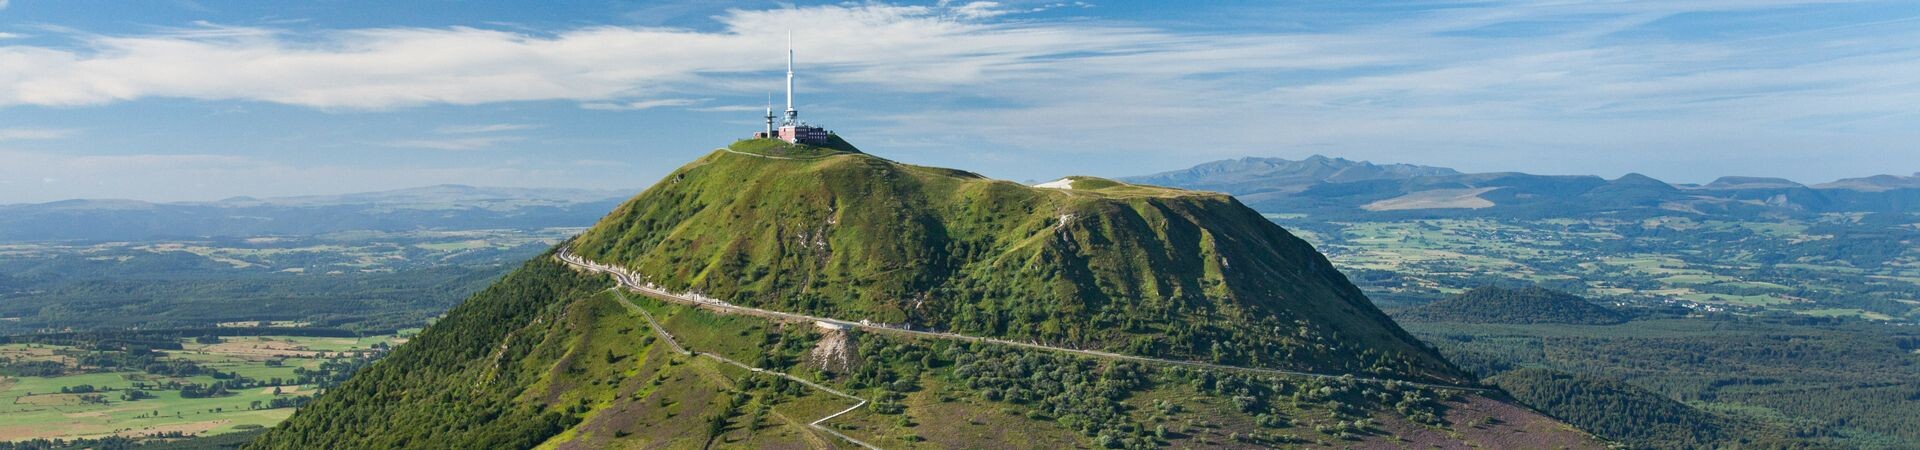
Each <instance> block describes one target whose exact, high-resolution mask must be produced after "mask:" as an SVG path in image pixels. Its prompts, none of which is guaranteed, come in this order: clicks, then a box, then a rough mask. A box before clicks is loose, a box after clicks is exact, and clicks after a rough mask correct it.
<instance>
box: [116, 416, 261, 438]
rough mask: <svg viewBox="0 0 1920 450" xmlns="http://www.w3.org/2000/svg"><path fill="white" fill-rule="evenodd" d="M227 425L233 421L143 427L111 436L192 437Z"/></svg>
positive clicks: (221, 420)
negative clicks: (158, 435)
mask: <svg viewBox="0 0 1920 450" xmlns="http://www.w3.org/2000/svg"><path fill="white" fill-rule="evenodd" d="M229 423H233V421H232V420H228V419H219V420H209V421H205V422H188V423H176V424H171V425H161V426H157V427H144V428H140V429H137V430H123V431H120V432H116V433H113V434H114V435H115V436H125V437H139V436H147V435H153V434H161V433H171V432H175V431H178V432H180V433H182V434H186V435H189V436H194V435H199V434H200V433H205V432H208V431H212V430H213V429H215V428H220V427H221V426H224V425H226V424H229Z"/></svg>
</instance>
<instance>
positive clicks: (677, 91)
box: [0, 0, 1920, 176]
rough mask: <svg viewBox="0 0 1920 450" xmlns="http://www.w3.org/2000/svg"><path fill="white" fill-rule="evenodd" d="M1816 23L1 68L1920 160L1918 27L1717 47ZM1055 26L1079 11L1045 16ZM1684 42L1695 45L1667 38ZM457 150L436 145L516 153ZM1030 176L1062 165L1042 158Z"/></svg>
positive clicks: (960, 35) (1450, 146)
mask: <svg viewBox="0 0 1920 450" xmlns="http://www.w3.org/2000/svg"><path fill="white" fill-rule="evenodd" d="M1800 3H1801V2H1796V1H1791V0H1785V1H1776V0H1756V1H1731V2H1728V1H1688V2H1599V3H1588V2H1552V1H1545V2H1490V3H1472V4H1464V5H1455V6H1448V7H1436V8H1431V9H1430V10H1426V11H1402V12H1396V13H1394V14H1393V16H1392V17H1389V18H1386V19H1384V20H1361V21H1353V23H1361V24H1364V25H1324V26H1323V25H1319V24H1310V25H1312V26H1300V27H1289V28H1287V29H1289V30H1295V31H1286V32H1271V31H1256V32H1243V31H1236V30H1200V31H1191V30H1182V29H1174V28H1155V27H1152V26H1148V25H1142V24H1152V23H1154V21H1153V20H1151V18H1147V19H1141V20H1139V21H1136V22H1120V21H1113V20H1056V21H1048V20H1040V19H1034V18H1029V17H1021V18H1019V19H1018V20H1015V19H1014V18H1013V17H1010V16H1008V15H1007V12H1009V11H1030V10H1032V8H1030V6H1032V5H1035V4H1036V3H1027V2H1017V1H1011V0H1006V1H1005V2H1004V4H995V3H991V2H965V3H961V2H953V3H947V2H941V3H938V4H935V5H932V6H897V5H887V4H876V3H859V4H855V3H844V4H839V5H830V6H814V7H799V8H778V9H770V10H732V11H728V12H726V13H724V14H721V15H719V16H717V17H715V20H716V22H717V26H714V27H706V28H697V29H696V28H662V27H612V26H598V27H586V28H574V29H562V30H549V31H537V30H536V31H502V30H489V29H477V28H464V27H455V28H404V27H396V28H378V29H355V30H338V31H329V32H318V33H307V32H300V33H296V32H291V31H285V30H278V29H269V28H250V27H225V26H218V25H211V24H201V25H198V26H195V27H192V28H186V29H178V30H167V31H163V32H158V33H150V34H144V35H122V36H99V35H93V34H86V33H80V32H72V31H60V30H51V29H50V30H48V31H47V32H46V34H51V35H53V36H64V37H67V38H69V39H71V40H72V41H74V42H72V43H71V45H67V46H57V47H56V46H29V45H0V107H5V106H9V105H50V106H71V105H97V104H107V103H113V102H120V101H127V100H133V99H143V98H160V97H164V98H189V99H203V100H241V101H259V102H272V103H282V104H290V105H301V106H310V107H316V108H329V109H381V108H401V107H408V106H415V105H433V104H456V105H473V104H486V103H494V102H513V101H537V100H549V101H551V100H559V101H567V102H575V103H578V104H580V106H581V107H582V108H589V109H607V110H639V109H649V108H667V107H682V108H687V109H689V110H694V111H720V112H758V111H759V108H760V107H759V106H749V105H738V104H737V103H743V101H742V99H740V98H738V97H741V96H732V97H728V96H727V94H728V93H742V92H745V93H749V94H750V95H749V96H745V97H752V98H751V101H756V102H757V100H758V98H757V97H758V94H759V93H760V92H763V91H764V90H767V89H769V88H771V89H776V90H777V89H778V88H777V87H775V85H774V83H777V81H776V80H777V75H772V74H774V73H777V72H778V71H780V70H781V69H783V67H782V63H783V61H782V58H781V55H779V48H778V47H779V43H781V42H783V41H784V38H785V36H784V30H786V29H787V28H788V24H792V23H808V24H814V26H810V27H808V28H807V29H806V30H804V31H805V32H804V33H803V34H801V35H800V36H797V37H798V39H797V40H796V42H795V44H796V46H797V47H798V48H797V50H798V53H799V54H800V65H801V72H802V75H801V76H802V81H801V83H802V86H803V87H802V93H801V96H802V102H803V103H807V100H809V98H808V97H807V95H809V94H810V93H812V92H828V91H830V92H845V93H860V94H863V95H873V96H879V97H881V98H887V99H889V100H892V99H905V100H906V101H901V102H895V103H889V104H886V105H874V106H873V107H872V108H871V109H872V110H871V111H859V112H850V113H848V114H846V115H842V116H840V117H842V118H837V119H836V120H839V121H845V122H842V123H846V122H853V123H863V125H865V126H866V127H867V129H866V130H863V131H864V132H866V135H865V136H862V138H863V139H874V138H885V139H888V141H887V142H890V143H904V145H909V146H911V145H923V146H926V147H936V146H946V148H952V147H954V146H959V145H968V144H973V143H977V142H981V141H986V142H987V143H989V144H998V145H999V146H1000V147H998V148H994V149H990V150H992V151H1002V152H1008V153H1010V154H1019V155H1022V156H1021V157H1023V158H1026V157H1035V158H1037V157H1040V156H1035V155H1038V154H1039V153H1040V152H1050V153H1053V154H1055V155H1058V154H1062V153H1072V152H1114V153H1126V154H1129V155H1155V156H1157V157H1160V158H1165V159H1172V158H1207V157H1215V156H1231V155H1242V154H1246V153H1249V152H1260V153H1268V154H1280V155H1281V156H1300V155H1304V154H1306V153H1312V152H1338V153H1341V154H1342V155H1346V156H1352V157H1364V158H1373V159H1379V160H1391V161H1410V162H1423V163H1435V164H1449V165H1463V166H1465V167H1464V168H1468V169H1473V168H1475V167H1474V166H1475V165H1476V164H1479V163H1483V162H1487V161H1509V163H1507V164H1508V165H1504V166H1492V167H1488V168H1497V169H1510V168H1521V167H1514V166H1513V165H1511V164H1513V163H1510V161H1535V162H1534V163H1529V164H1548V163H1549V162H1550V163H1552V164H1561V165H1565V166H1567V167H1570V168H1572V169H1569V171H1580V170H1592V169H1591V168H1590V167H1583V165H1585V166H1599V165H1611V167H1622V165H1624V164H1628V163H1629V162H1630V161H1644V159H1640V160H1636V159H1635V158H1656V159H1657V158H1667V157H1673V155H1675V154H1678V153H1680V152H1677V151H1676V150H1684V149H1686V148H1690V147H1713V148H1727V147H1740V148H1739V149H1738V150H1719V151H1721V152H1723V153H1721V154H1722V155H1731V156H1737V157H1738V158H1739V159H1741V160H1743V161H1747V160H1752V161H1762V160H1766V158H1768V157H1769V156H1768V155H1770V154H1771V155H1776V156H1777V155H1788V154H1791V153H1794V152H1804V151H1805V150H1804V149H1805V148H1834V147H1832V146H1836V145H1842V144H1841V143H1844V144H1845V145H1852V146H1857V148H1861V149H1863V150H1860V151H1861V152H1863V154H1864V152H1868V151H1869V150H1865V149H1868V148H1873V149H1878V150H1871V151H1873V152H1880V153H1886V154H1896V155H1897V154H1898V152H1897V150H1900V149H1910V145H1907V146H1906V147H1901V146H1900V145H1903V144H1897V143H1898V142H1901V139H1898V138H1901V137H1906V136H1911V135H1912V133H1911V132H1902V131H1899V130H1901V129H1912V128H1913V127H1912V126H1911V125H1912V122H1913V120H1914V118H1915V116H1914V115H1913V114H1914V113H1913V112H1912V108H1911V106H1910V105H1912V104H1920V85H1915V84H1914V83H1913V82H1912V80H1914V79H1916V77H1920V45H1916V44H1915V43H1920V30H1915V29H1914V28H1913V27H1911V26H1901V25H1903V24H1904V25H1910V24H1911V23H1913V22H1911V21H1905V20H1904V19H1894V20H1883V21H1880V22H1873V23H1861V24H1851V25H1839V26H1813V25H1809V26H1808V27H1807V28H1805V29H1797V31H1796V29H1795V28H1794V26H1793V25H1791V23H1792V22H1793V21H1792V20H1786V19H1784V18H1781V19H1780V20H1779V22H1781V23H1780V24H1774V25H1767V26H1772V27H1778V28H1780V29H1781V30H1782V31H1780V32H1779V33H1778V34H1773V35H1761V36H1753V37H1748V38H1745V39H1740V40H1729V39H1721V38H1717V37H1715V36H1717V35H1720V34H1722V33H1726V34H1733V33H1735V32H1738V31H1741V30H1732V29H1731V28H1739V27H1745V26H1752V24H1754V23H1764V22H1767V20H1763V19H1764V18H1755V17H1756V16H1758V15H1760V14H1761V13H1768V14H1776V15H1780V16H1781V17H1785V16H1784V15H1785V14H1788V13H1794V12H1795V11H1785V12H1782V11H1781V10H1779V9H1778V8H1786V7H1792V6H1795V5H1797V4H1800ZM1055 6H1060V7H1066V6H1067V5H1065V4H1057V5H1056V4H1046V5H1041V6H1040V7H1041V8H1046V7H1055ZM1074 6H1082V7H1084V6H1090V5H1084V4H1079V3H1075V4H1074ZM1726 11H1739V14H1737V15H1738V16H1740V19H1739V20H1736V21H1729V22H1730V23H1734V22H1737V23H1734V24H1732V25H1728V26H1727V27H1726V28H1730V29H1715V30H1713V31H1712V32H1702V31H1699V30H1695V29H1687V30H1681V31H1686V32H1676V31H1675V30H1674V29H1673V28H1672V27H1675V26H1683V27H1684V26H1691V25H1672V24H1668V25H1659V24H1661V23H1662V22H1673V21H1663V20H1662V19H1670V18H1674V17H1680V16H1686V17H1688V20H1690V21H1696V22H1703V21H1710V20H1714V17H1725V16H1713V15H1714V14H1719V13H1722V12H1726ZM1368 19H1379V18H1378V17H1373V16H1369V17H1368ZM1302 20H1306V19H1302ZM1332 22H1340V21H1337V20H1336V21H1332ZM1502 25H1514V26H1511V27H1502ZM1658 26H1666V27H1669V28H1667V29H1655V30H1648V29H1645V28H1644V27H1658ZM1300 30H1305V31H1300ZM1638 31H1648V32H1645V33H1640V32H1638ZM1780 36H1788V37H1791V38H1790V39H1786V38H1780ZM40 37H42V38H44V37H46V36H40ZM42 41H45V39H36V41H35V42H42ZM921 94H929V95H926V96H918V95H921ZM707 97H714V98H716V100H706V98H707ZM950 97H964V99H963V100H959V101H955V100H951V99H950ZM722 98H724V100H722ZM929 99H931V100H934V101H926V102H924V103H922V102H919V101H920V100H929ZM708 101H712V102H715V103H734V104H731V105H728V104H718V105H708V104H707V103H706V102H708ZM809 104H812V103H809ZM921 104H924V105H928V106H919V105H921ZM982 105H985V106H982ZM819 111H820V110H819V109H813V110H810V112H814V113H818V112H819ZM858 114H865V115H864V116H862V115H858ZM810 117H827V116H824V115H814V116H810ZM929 123H938V124H940V126H939V127H932V128H929V127H927V126H925V124H929ZM1682 124H1684V126H1683V125H1682ZM485 127H487V125H476V126H471V127H469V128H485ZM457 128H460V127H446V128H442V129H440V130H436V131H438V132H440V133H442V134H481V133H498V132H506V131H516V130H507V129H500V130H484V131H455V129H457ZM1149 130H1150V131H1149ZM1861 130H1865V131H1866V132H1859V131H1861ZM1889 130H1893V131H1889ZM459 137H460V138H461V139H420V140H403V141H395V142H389V143H387V144H388V145H391V146H398V147H410V148H430V149H446V150H470V149H478V148H489V147H493V146H495V145H498V144H501V143H503V142H505V141H504V140H498V139H496V140H491V141H489V140H485V138H486V136H478V137H465V136H459ZM505 138H507V139H516V138H511V137H505ZM1889 143H1895V144H1889ZM1792 146H1801V149H1797V150H1796V149H1792V148H1790V147H1792ZM1025 149H1039V151H1035V152H1020V151H1017V150H1025ZM982 151H983V152H984V151H988V150H982ZM930 153H931V152H930ZM1694 154H1696V155H1697V154H1699V153H1694ZM1731 156H1730V157H1729V159H1732V157H1731ZM1129 160H1131V158H1130V159H1129ZM1861 160H1862V161H1864V158H1862V159H1861ZM1901 161H1909V162H1915V163H1920V161H1916V160H1914V159H1913V157H1906V158H1905V159H1902V160H1901ZM1009 164H1010V165H1011V164H1025V165H1028V166H1033V165H1034V164H1030V163H1029V161H1021V162H1017V163H1009ZM1640 164H1646V163H1644V162H1641V163H1640ZM1836 164H1837V163H1836ZM1862 164H1865V163H1862ZM1483 167H1485V166H1483ZM1532 167H1539V166H1538V165H1535V166H1532ZM1140 171H1145V170H1144V168H1143V170H1140ZM1021 176H1025V174H1021Z"/></svg>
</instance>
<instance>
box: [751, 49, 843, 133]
mask: <svg viewBox="0 0 1920 450" xmlns="http://www.w3.org/2000/svg"><path fill="white" fill-rule="evenodd" d="M773 119H774V116H773V105H767V130H766V131H763V132H759V133H754V134H753V137H755V138H775V139H779V140H783V141H787V142H791V143H795V144H809V145H819V144H825V143H827V141H828V140H829V136H831V135H832V133H830V132H828V131H827V129H825V128H820V127H816V126H813V125H812V124H808V123H806V122H801V121H800V110H798V109H794V108H793V33H792V32H788V33H787V114H786V117H784V118H782V119H780V123H779V124H778V125H777V126H776V125H775V124H774V121H773Z"/></svg>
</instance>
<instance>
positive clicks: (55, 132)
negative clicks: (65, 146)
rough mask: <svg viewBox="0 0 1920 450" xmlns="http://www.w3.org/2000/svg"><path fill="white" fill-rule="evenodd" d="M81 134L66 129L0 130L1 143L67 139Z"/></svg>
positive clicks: (77, 131)
mask: <svg viewBox="0 0 1920 450" xmlns="http://www.w3.org/2000/svg"><path fill="white" fill-rule="evenodd" d="M79 132H80V131H79V130H73V129H64V128H0V142H5V141H23V140H49V139H66V138H68V137H71V136H73V135H75V134H78V133H79Z"/></svg>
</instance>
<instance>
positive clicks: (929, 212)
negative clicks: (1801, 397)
mask: <svg viewBox="0 0 1920 450" xmlns="http://www.w3.org/2000/svg"><path fill="white" fill-rule="evenodd" d="M730 150H732V151H716V152H714V153H713V154H710V155H708V156H706V157H703V158H700V159H699V160H696V161H694V162H693V163H690V164H688V165H686V166H684V167H682V168H680V169H679V170H676V171H675V172H674V173H672V174H670V175H668V176H667V178H666V179H664V180H662V181H661V182H660V183H659V184H657V185H655V186H654V187H652V188H650V189H648V190H647V191H646V192H643V193H641V194H640V195H639V196H637V197H635V198H634V199H632V200H630V201H628V202H627V203H626V204H624V205H622V206H621V207H619V208H618V209H616V210H615V211H614V212H613V213H612V214H611V215H609V216H608V218H607V219H605V220H602V222H601V223H600V224H599V225H597V226H595V227H594V228H593V229H592V230H590V231H588V232H587V233H586V234H585V235H583V236H582V237H581V238H580V239H578V240H577V241H576V244H575V247H574V248H575V250H576V251H577V252H579V253H580V254H582V255H585V256H588V257H590V258H594V259H596V260H600V261H608V262H617V263H620V264H624V265H626V266H628V267H631V268H633V269H636V270H638V271H640V272H641V273H645V274H649V275H651V276H653V277H655V278H654V280H653V281H654V282H656V283H660V284H662V285H665V286H667V287H669V288H674V289H691V290H695V291H699V292H703V293H706V294H708V295H711V296H714V297H717V298H723V299H727V300H728V301H732V302H735V303H741V304H750V305H755V306H763V307H768V308H774V309H782V310H790V311H802V312H808V313H813V314H819V315H827V316H835V317H842V318H850V319H872V320H874V321H876V322H886V323H900V322H907V323H912V324H914V325H916V326H932V327H936V328H942V329H950V330H954V331H958V332H965V333H973V334H983V335H994V336H1003V337H1008V338H1015V339H1032V340H1039V341H1045V342H1050V343H1055V344H1059V345H1069V346H1082V347H1092V348H1103V349H1108V350H1115V351H1123V352H1130V353H1137V354H1147V355H1156V356H1166V357H1175V358H1189V359H1199V360H1213V361H1220V362H1226V363H1234V364H1246V365H1256V366H1265V367H1285V368H1293V369H1304V370H1317V371H1338V372H1365V373H1374V374H1382V375H1389V376H1409V377H1420V378H1426V379H1435V380H1445V381H1455V380H1459V379H1460V376H1459V375H1458V373H1457V371H1455V370H1454V369H1453V368H1452V367H1451V366H1449V365H1448V364H1447V363H1446V362H1444V361H1443V360H1442V359H1440V358H1439V357H1438V356H1437V355H1435V354H1434V353H1432V352H1430V351H1428V350H1426V349H1425V348H1423V347H1422V346H1420V345H1419V344H1418V343H1417V341H1415V340H1414V339H1413V338H1411V337H1410V336H1408V335H1407V334H1406V333H1405V332H1403V331H1401V330H1400V329H1399V328H1398V327H1397V326H1395V325H1394V324H1393V323H1392V322H1391V321H1390V320H1388V319H1387V318H1386V317H1385V315H1383V314H1381V313H1380V312H1379V311H1378V310H1376V309H1375V308H1374V307H1373V306H1372V305H1371V304H1370V303H1369V302H1368V301H1367V300H1366V298H1365V297H1364V296H1363V295H1362V294H1361V293H1360V292H1359V291H1358V290H1357V289H1355V288H1354V287H1353V286H1352V285H1351V284H1349V283H1348V282H1347V280H1346V279H1345V278H1344V277H1343V276H1341V275H1340V274H1339V272H1337V271H1335V270H1334V269H1333V268H1332V266H1331V265H1330V264H1329V263H1328V262H1327V260H1326V259H1325V258H1324V257H1322V256H1321V255H1320V254H1319V253H1318V252H1315V251H1314V250H1313V248H1312V247H1311V246H1310V245H1308V244H1306V243H1305V242H1303V241H1301V240H1299V239H1298V238H1295V237H1294V236H1292V235H1290V234H1288V233H1287V232H1286V231H1285V230H1283V229H1281V228H1279V227H1278V226H1276V225H1273V224H1272V223H1271V222H1269V221H1267V220H1265V219H1263V218H1261V217H1260V216H1259V214H1258V213H1255V212H1254V211H1252V210H1251V209H1248V208H1246V207H1245V206H1243V205H1241V204H1240V203H1239V202H1237V201H1235V200H1234V199H1233V198H1231V197H1228V196H1225V195H1219V194H1213V193H1203V192H1193V191H1182V190H1175V189H1165V188H1157V187H1150V186H1137V185H1126V184H1119V183H1111V182H1108V183H1101V182H1099V181H1104V180H1091V179H1089V180H1079V181H1076V182H1075V185H1076V189H1072V190H1058V189H1036V188H1030V187H1027V186H1022V185H1019V184H1016V183H1011V182H1006V181H997V180H991V179H987V178H984V177H980V176H978V175H975V174H971V173H967V172H963V171H957V170H950V169H938V168H928V167H918V166H911V165H905V164H899V163H895V162H891V161H887V160H884V159H880V158H876V157H872V156H869V155H866V154H862V153H858V152H856V151H851V147H846V146H842V147H841V149H840V150H834V149H823V148H811V147H797V148H796V147H791V146H788V145H787V144H784V143H780V142H778V141H770V140H748V141H741V142H739V143H736V144H735V145H733V146H732V147H731V149H730ZM747 154H757V155H774V156H779V158H769V157H758V156H751V155H747Z"/></svg>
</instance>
